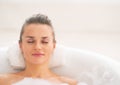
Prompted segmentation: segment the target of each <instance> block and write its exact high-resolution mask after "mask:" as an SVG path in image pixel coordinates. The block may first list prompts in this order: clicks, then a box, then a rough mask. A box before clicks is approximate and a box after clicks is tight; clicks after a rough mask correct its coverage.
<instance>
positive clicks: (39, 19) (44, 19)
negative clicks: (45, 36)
mask: <svg viewBox="0 0 120 85" xmlns="http://www.w3.org/2000/svg"><path fill="white" fill-rule="evenodd" d="M30 24H45V25H48V26H50V27H51V30H52V34H53V42H56V39H55V33H54V29H53V26H52V23H51V20H50V19H49V18H48V16H46V15H43V14H35V15H33V16H31V17H30V18H28V19H26V21H25V22H24V24H23V26H22V29H21V32H20V39H19V42H22V35H23V33H24V29H25V26H27V25H30Z"/></svg>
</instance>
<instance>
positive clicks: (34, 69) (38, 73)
mask: <svg viewBox="0 0 120 85" xmlns="http://www.w3.org/2000/svg"><path fill="white" fill-rule="evenodd" d="M26 66H27V67H26V69H25V71H24V72H23V73H24V75H25V76H26V77H32V78H38V77H39V78H48V77H50V76H52V75H53V73H52V72H51V71H50V69H49V68H48V64H44V65H36V64H29V65H28V64H27V65H26Z"/></svg>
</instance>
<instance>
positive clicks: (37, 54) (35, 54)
mask: <svg viewBox="0 0 120 85" xmlns="http://www.w3.org/2000/svg"><path fill="white" fill-rule="evenodd" d="M32 55H33V56H34V57H42V56H44V54H43V53H33V54H32Z"/></svg>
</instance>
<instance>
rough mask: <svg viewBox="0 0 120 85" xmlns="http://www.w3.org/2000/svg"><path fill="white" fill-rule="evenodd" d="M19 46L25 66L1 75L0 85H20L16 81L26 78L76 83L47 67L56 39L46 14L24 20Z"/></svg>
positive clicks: (55, 83)
mask: <svg viewBox="0 0 120 85" xmlns="http://www.w3.org/2000/svg"><path fill="white" fill-rule="evenodd" d="M19 46H20V49H21V51H22V54H23V56H24V59H25V62H26V68H25V69H24V70H23V71H21V72H18V73H13V74H4V75H1V76H0V85H20V84H18V82H22V81H23V80H24V81H25V79H26V78H28V79H27V81H30V79H29V78H31V79H32V80H34V79H37V80H41V79H43V80H45V81H46V82H49V84H48V85H62V84H63V83H64V84H65V85H76V84H77V82H76V81H75V80H72V79H69V78H66V77H62V76H59V75H57V74H55V73H53V72H52V71H51V70H50V69H49V68H48V64H49V60H50V58H51V55H52V53H53V51H54V49H55V46H56V40H55V34H54V31H53V26H52V24H51V21H50V20H49V19H48V17H47V16H45V15H42V14H37V15H34V16H32V17H30V18H29V19H27V20H26V22H25V23H24V24H23V27H22V30H21V33H20V40H19ZM32 80H31V81H32ZM22 85H23V84H22ZM24 85H26V83H24ZM46 85H47V84H46Z"/></svg>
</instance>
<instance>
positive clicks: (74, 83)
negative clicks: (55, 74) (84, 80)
mask: <svg viewBox="0 0 120 85" xmlns="http://www.w3.org/2000/svg"><path fill="white" fill-rule="evenodd" d="M60 79H61V81H62V82H65V83H68V84H69V85H77V81H76V80H74V79H71V78H68V77H63V76H62V77H60Z"/></svg>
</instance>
